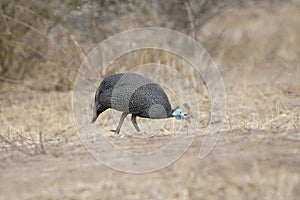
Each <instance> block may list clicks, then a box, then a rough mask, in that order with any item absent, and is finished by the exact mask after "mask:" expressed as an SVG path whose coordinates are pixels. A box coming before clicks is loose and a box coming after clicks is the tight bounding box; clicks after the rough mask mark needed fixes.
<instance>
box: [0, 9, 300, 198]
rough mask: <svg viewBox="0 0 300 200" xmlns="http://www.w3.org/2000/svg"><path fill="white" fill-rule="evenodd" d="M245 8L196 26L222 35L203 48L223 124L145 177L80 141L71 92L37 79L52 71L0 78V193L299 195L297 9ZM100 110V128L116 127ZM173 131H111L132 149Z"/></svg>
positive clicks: (66, 195) (24, 195) (51, 195)
mask: <svg viewBox="0 0 300 200" xmlns="http://www.w3.org/2000/svg"><path fill="white" fill-rule="evenodd" d="M252 9H253V10H252V11H248V10H247V11H245V10H242V9H236V10H229V11H228V13H226V14H225V15H224V16H220V17H219V18H216V19H215V20H214V21H213V22H211V23H209V24H207V25H206V26H204V27H203V32H204V33H205V34H207V36H211V35H213V34H216V35H218V36H220V37H221V39H220V41H217V42H216V44H213V43H210V42H208V43H206V45H207V46H205V47H206V48H207V49H208V50H209V52H210V51H211V52H212V56H213V58H214V60H215V61H216V62H217V64H218V65H219V68H220V72H221V74H222V76H223V79H224V85H225V88H226V95H227V108H226V121H225V124H224V128H223V130H222V131H221V136H220V138H219V140H218V143H217V145H216V146H215V148H214V149H213V151H212V152H211V153H210V154H209V155H208V156H206V157H205V158H204V159H199V157H198V152H199V148H200V146H201V144H202V142H203V140H204V137H205V135H203V132H202V130H201V129H199V130H195V132H196V137H195V140H194V142H193V144H192V145H191V147H190V148H189V149H188V150H187V151H186V152H185V153H184V154H183V155H182V156H181V157H180V158H179V159H178V160H177V161H176V162H175V163H173V164H172V165H170V166H167V167H165V168H163V169H161V170H159V171H156V172H152V173H146V174H129V173H124V172H119V171H116V170H113V169H111V168H109V167H106V166H104V165H103V164H101V163H100V162H98V161H97V160H96V159H94V158H93V157H92V156H91V155H90V154H89V153H88V152H87V151H86V149H85V148H84V147H83V145H82V143H81V141H80V139H79V137H78V135H77V133H76V130H75V129H74V126H73V115H72V106H71V105H72V104H71V102H72V90H70V89H69V90H60V88H58V89H57V88H56V89H53V88H54V87H49V88H50V89H49V88H47V87H44V86H45V85H46V86H47V84H49V82H50V81H49V82H47V81H44V82H42V83H41V85H40V82H39V81H41V80H45V79H47V78H45V77H48V76H46V75H49V74H50V75H52V74H51V73H50V72H51V69H52V68H46V67H45V71H46V72H45V74H46V75H45V76H44V74H42V75H41V78H40V79H39V80H38V81H37V82H35V81H36V80H30V79H29V80H27V79H25V80H24V81H11V80H6V79H1V82H0V94H1V95H0V114H1V115H0V136H1V138H0V199H109V200H112V199H205V200H207V199H272V200H273V199H282V200H283V199H299V195H300V68H299V65H300V62H299V60H300V59H299V52H300V51H299V45H298V44H299V41H300V39H299V35H300V34H299V30H300V27H299V22H298V21H299V20H298V19H299V17H298V18H297V16H300V12H299V11H300V10H299V7H297V8H295V7H293V6H291V7H290V6H287V7H280V8H278V9H275V10H272V12H271V11H262V10H261V9H256V7H255V8H252ZM222 26H224V27H223V28H222ZM281 26H282V27H281ZM218 31H219V32H218ZM216 49H219V50H216ZM237 61H239V62H237ZM47 67H48V66H47ZM43 69H44V68H43ZM59 74H60V71H58V72H57V74H55V73H54V75H53V76H55V77H58V76H59ZM50 75H49V76H50ZM69 79H70V80H71V79H72V78H69ZM198 95H199V96H201V95H202V94H198ZM103 116H104V117H102V120H103V121H101V122H99V123H101V125H103V126H106V127H107V129H110V128H111V127H113V126H115V125H114V124H112V123H111V120H110V119H106V118H105V115H103ZM131 128H132V127H131ZM132 130H133V128H132ZM145 131H146V132H147V130H145ZM132 134H136V133H135V132H132ZM171 137H172V136H171V135H168V134H163V135H162V136H157V137H152V138H151V139H149V140H146V141H145V142H144V143H143V145H135V146H133V145H132V143H131V139H132V137H130V136H126V135H122V133H121V136H114V135H111V138H112V139H114V141H115V142H116V143H118V144H122V145H123V146H126V147H127V149H135V150H139V149H143V148H145V147H147V146H151V145H152V146H155V145H157V146H160V145H161V144H164V143H165V141H166V140H169V139H170V138H171ZM186 137H189V136H186ZM99 145H100V144H99Z"/></svg>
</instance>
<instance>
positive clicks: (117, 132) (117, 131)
mask: <svg viewBox="0 0 300 200" xmlns="http://www.w3.org/2000/svg"><path fill="white" fill-rule="evenodd" d="M110 131H111V132H114V133H116V134H119V133H120V130H118V129H116V130H110Z"/></svg>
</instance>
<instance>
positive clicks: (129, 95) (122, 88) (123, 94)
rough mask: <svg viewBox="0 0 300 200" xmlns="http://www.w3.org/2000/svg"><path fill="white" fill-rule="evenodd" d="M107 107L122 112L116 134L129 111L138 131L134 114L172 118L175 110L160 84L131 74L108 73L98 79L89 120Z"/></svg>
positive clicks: (144, 116)
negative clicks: (91, 114)
mask: <svg viewBox="0 0 300 200" xmlns="http://www.w3.org/2000/svg"><path fill="white" fill-rule="evenodd" d="M108 108H112V109H115V110H118V111H121V112H123V114H122V117H121V120H120V122H119V125H118V128H117V130H116V132H117V133H119V131H120V129H121V126H122V123H123V121H124V119H125V117H126V116H127V115H128V114H132V118H131V119H132V123H133V125H134V127H135V128H136V130H137V131H139V130H140V129H139V127H138V125H137V123H136V117H137V116H138V117H143V118H151V119H162V118H168V117H176V116H174V115H173V112H174V111H175V110H176V109H174V110H173V109H172V107H171V104H170V102H169V99H168V96H167V95H166V93H165V91H164V90H163V89H162V88H161V86H160V85H159V84H157V83H155V82H153V81H152V80H150V79H148V78H146V77H144V76H141V75H139V74H134V73H122V74H114V75H110V76H108V77H106V78H105V79H104V80H103V81H102V82H101V84H100V86H99V88H98V89H97V91H96V94H95V106H94V117H93V120H92V122H94V121H95V120H96V119H97V117H98V116H99V114H100V113H102V112H104V111H105V110H106V109H108ZM177 109H178V108H177ZM180 114H181V112H180Z"/></svg>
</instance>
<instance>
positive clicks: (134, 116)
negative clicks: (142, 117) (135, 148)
mask: <svg viewBox="0 0 300 200" xmlns="http://www.w3.org/2000/svg"><path fill="white" fill-rule="evenodd" d="M131 121H132V124H133V126H134V128H135V129H136V131H137V132H140V131H141V130H140V128H139V126H138V125H137V123H136V115H131Z"/></svg>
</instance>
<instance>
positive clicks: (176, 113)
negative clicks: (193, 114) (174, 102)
mask: <svg viewBox="0 0 300 200" xmlns="http://www.w3.org/2000/svg"><path fill="white" fill-rule="evenodd" d="M186 105H187V104H186ZM186 105H184V106H185V107H186V108H187V106H188V105H187V106H186ZM172 116H173V117H175V118H176V119H185V120H187V121H188V122H189V123H190V121H191V119H190V114H189V106H188V109H187V111H184V110H183V109H182V108H176V109H174V110H173V111H172Z"/></svg>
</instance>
